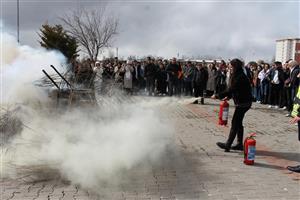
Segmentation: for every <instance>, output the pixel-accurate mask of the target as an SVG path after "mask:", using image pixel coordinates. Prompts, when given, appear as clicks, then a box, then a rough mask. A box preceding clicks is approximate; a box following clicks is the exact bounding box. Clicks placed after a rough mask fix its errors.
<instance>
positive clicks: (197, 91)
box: [193, 63, 208, 104]
mask: <svg viewBox="0 0 300 200" xmlns="http://www.w3.org/2000/svg"><path fill="white" fill-rule="evenodd" d="M207 79H208V72H207V70H206V68H205V67H203V66H202V64H201V63H198V64H197V65H196V68H195V69H194V73H193V88H194V96H195V97H196V98H198V97H201V104H204V91H205V88H206V84H207ZM194 103H195V104H198V100H196V101H194Z"/></svg>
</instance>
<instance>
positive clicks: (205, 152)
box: [0, 97, 300, 200]
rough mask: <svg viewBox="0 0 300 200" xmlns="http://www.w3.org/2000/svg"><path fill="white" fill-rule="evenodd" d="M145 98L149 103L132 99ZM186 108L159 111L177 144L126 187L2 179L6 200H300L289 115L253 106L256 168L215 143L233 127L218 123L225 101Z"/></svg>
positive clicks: (248, 126)
mask: <svg viewBox="0 0 300 200" xmlns="http://www.w3.org/2000/svg"><path fill="white" fill-rule="evenodd" d="M139 98H148V97H134V98H133V99H135V100H139ZM133 101H134V100H133ZM182 102H185V103H182ZM186 102H188V101H181V103H172V104H166V105H158V107H159V110H160V112H161V114H162V115H164V116H165V118H166V120H169V121H170V122H172V123H173V125H174V127H175V130H176V131H175V132H174V144H175V145H174V147H172V149H170V151H169V152H166V153H165V155H163V156H162V159H161V162H159V163H157V164H155V165H153V166H143V164H141V165H140V166H136V167H135V168H134V169H131V170H130V171H129V172H128V174H127V177H126V178H124V182H122V183H120V184H118V185H106V186H105V185H101V187H99V190H98V191H91V190H85V189H82V188H80V187H78V186H76V185H70V184H69V183H68V182H66V181H63V180H61V179H60V178H59V177H58V178H57V177H56V178H55V179H52V180H49V179H46V180H39V181H34V180H31V179H30V177H22V176H20V177H18V178H15V179H3V180H1V182H0V187H1V200H2V199H3V200H4V199H18V200H27V199H31V200H34V199H36V200H42V199H46V200H48V199H51V200H52V199H56V200H63V199H65V200H71V199H72V200H74V199H78V200H86V199H95V200H96V199H123V200H125V199H144V200H146V199H147V200H150V199H208V200H210V199H230V200H234V199H267V200H268V199H275V200H277V199H287V200H293V199H295V200H296V199H300V176H299V174H295V173H291V172H289V171H288V170H286V169H285V167H286V166H287V165H295V164H297V163H300V142H299V141H298V140H297V134H296V133H297V127H296V126H294V125H290V124H289V123H288V121H289V118H287V117H285V116H284V114H285V112H284V111H280V110H275V109H268V108H267V106H265V105H260V104H254V105H253V107H252V109H251V110H250V111H249V112H248V113H247V114H246V118H245V121H244V127H245V134H247V133H250V132H256V133H257V155H256V160H255V165H253V166H248V165H245V164H243V154H242V153H241V152H238V151H232V152H230V153H225V152H224V151H222V150H220V149H218V148H217V147H216V145H215V143H216V142H218V141H225V139H226V137H227V135H228V132H229V127H230V123H229V125H228V126H227V127H222V126H219V125H217V118H216V110H218V106H219V102H218V101H215V100H210V99H206V104H205V105H194V104H189V103H186ZM231 104H232V102H231ZM233 109H234V108H233V107H230V116H229V119H231V117H232V114H233ZM145 165H146V164H145Z"/></svg>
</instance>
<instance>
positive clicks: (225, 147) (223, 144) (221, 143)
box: [217, 142, 230, 152]
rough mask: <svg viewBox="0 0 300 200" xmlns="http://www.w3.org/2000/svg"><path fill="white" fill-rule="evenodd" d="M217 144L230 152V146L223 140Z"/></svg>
mask: <svg viewBox="0 0 300 200" xmlns="http://www.w3.org/2000/svg"><path fill="white" fill-rule="evenodd" d="M217 146H218V147H220V148H221V149H225V152H229V151H230V150H229V149H230V148H228V147H227V146H226V144H225V143H223V142H217Z"/></svg>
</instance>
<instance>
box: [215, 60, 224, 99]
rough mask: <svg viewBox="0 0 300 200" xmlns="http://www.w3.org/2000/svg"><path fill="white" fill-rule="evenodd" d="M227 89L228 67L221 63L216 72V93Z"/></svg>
mask: <svg viewBox="0 0 300 200" xmlns="http://www.w3.org/2000/svg"><path fill="white" fill-rule="evenodd" d="M225 90H226V68H225V66H224V65H220V67H219V69H218V70H217V74H216V84H215V91H216V92H215V94H214V96H215V95H217V96H218V95H219V94H220V93H222V92H224V91H225Z"/></svg>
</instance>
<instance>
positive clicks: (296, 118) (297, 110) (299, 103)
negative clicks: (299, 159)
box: [287, 73, 300, 173]
mask: <svg viewBox="0 0 300 200" xmlns="http://www.w3.org/2000/svg"><path fill="white" fill-rule="evenodd" d="M299 75H300V73H298V75H297V78H298V79H299V78H300V76H299ZM291 115H292V117H293V119H291V120H290V123H291V124H294V123H298V141H300V89H299V86H298V91H297V95H296V97H295V100H294V105H293V111H292V113H291ZM287 169H288V170H290V171H292V172H297V173H300V165H297V166H288V167H287Z"/></svg>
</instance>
